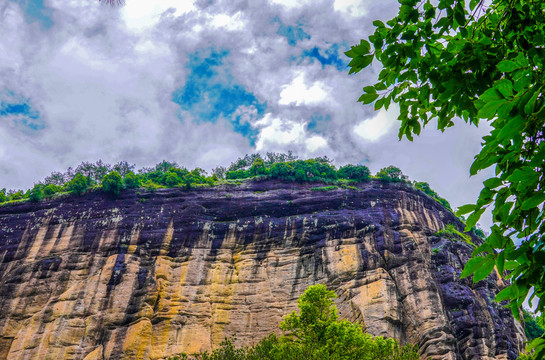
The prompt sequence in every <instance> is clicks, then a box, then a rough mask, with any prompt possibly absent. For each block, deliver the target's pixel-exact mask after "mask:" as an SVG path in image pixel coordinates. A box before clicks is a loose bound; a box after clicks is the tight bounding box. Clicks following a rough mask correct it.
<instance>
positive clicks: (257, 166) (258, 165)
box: [248, 158, 268, 176]
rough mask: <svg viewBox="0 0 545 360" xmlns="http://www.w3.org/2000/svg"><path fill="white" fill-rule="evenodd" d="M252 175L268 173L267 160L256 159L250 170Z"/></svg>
mask: <svg viewBox="0 0 545 360" xmlns="http://www.w3.org/2000/svg"><path fill="white" fill-rule="evenodd" d="M248 172H249V173H250V175H251V176H257V175H266V174H267V172H268V171H267V168H266V167H265V162H264V161H263V159H261V158H258V159H255V160H254V163H253V164H252V167H251V168H250V169H249V170H248Z"/></svg>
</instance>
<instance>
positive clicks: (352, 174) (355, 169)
mask: <svg viewBox="0 0 545 360" xmlns="http://www.w3.org/2000/svg"><path fill="white" fill-rule="evenodd" d="M337 174H338V176H339V178H341V179H349V180H356V181H366V180H368V179H369V176H370V175H371V172H370V171H369V168H368V167H367V166H364V165H351V164H348V165H345V166H341V167H340V168H339V170H338V171H337Z"/></svg>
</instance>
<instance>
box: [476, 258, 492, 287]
mask: <svg viewBox="0 0 545 360" xmlns="http://www.w3.org/2000/svg"><path fill="white" fill-rule="evenodd" d="M494 265H496V262H495V261H494V259H492V258H486V261H484V262H482V263H481V266H480V267H479V268H477V270H475V272H474V273H473V283H477V282H479V281H481V280H483V279H485V278H486V277H487V276H488V275H490V273H491V272H492V270H493V269H494Z"/></svg>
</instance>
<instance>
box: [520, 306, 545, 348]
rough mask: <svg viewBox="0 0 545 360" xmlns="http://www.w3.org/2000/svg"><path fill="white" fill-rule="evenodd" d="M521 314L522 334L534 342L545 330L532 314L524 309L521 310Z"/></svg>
mask: <svg viewBox="0 0 545 360" xmlns="http://www.w3.org/2000/svg"><path fill="white" fill-rule="evenodd" d="M522 314H523V316H524V332H525V333H526V338H528V340H534V339H536V338H538V337H540V336H541V335H543V333H545V330H544V329H543V328H542V327H541V325H540V324H539V323H538V322H537V319H536V316H535V315H534V314H532V313H531V312H529V311H528V310H526V309H522Z"/></svg>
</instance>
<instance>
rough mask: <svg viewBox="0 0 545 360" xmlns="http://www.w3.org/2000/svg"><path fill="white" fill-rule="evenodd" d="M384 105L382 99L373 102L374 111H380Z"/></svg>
mask: <svg viewBox="0 0 545 360" xmlns="http://www.w3.org/2000/svg"><path fill="white" fill-rule="evenodd" d="M383 105H384V98H380V99H378V100H377V101H376V102H375V110H378V109H380V108H381V107H382V106H383Z"/></svg>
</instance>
